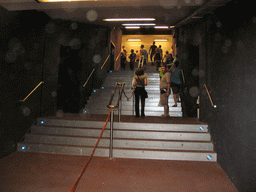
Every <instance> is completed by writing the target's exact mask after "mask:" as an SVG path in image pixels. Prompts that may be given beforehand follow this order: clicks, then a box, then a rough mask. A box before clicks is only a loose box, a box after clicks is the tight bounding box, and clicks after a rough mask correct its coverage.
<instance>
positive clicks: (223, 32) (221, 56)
mask: <svg viewBox="0 0 256 192" xmlns="http://www.w3.org/2000/svg"><path fill="white" fill-rule="evenodd" d="M246 3H247V4H246ZM253 6H254V5H253V4H252V1H233V2H231V3H229V4H227V5H226V6H225V7H223V8H221V9H218V10H216V12H215V14H214V15H209V16H207V17H206V18H205V19H204V20H203V22H201V23H200V24H197V25H193V26H186V27H183V28H182V29H180V30H181V31H183V36H182V35H181V37H180V42H179V49H180V50H181V51H180V52H181V53H184V54H181V62H182V66H183V67H184V68H185V69H188V67H187V66H186V65H187V62H188V58H187V55H186V54H185V53H188V52H189V51H188V52H185V51H184V50H187V49H189V47H191V46H190V45H191V44H192V45H193V46H199V55H200V58H199V71H198V73H197V75H198V77H199V88H200V91H199V95H200V104H199V106H200V120H201V121H204V122H207V123H208V124H209V128H210V133H211V136H212V139H213V143H214V147H215V151H216V152H217V154H218V163H219V164H220V165H221V167H222V168H223V169H224V171H225V172H226V173H227V175H228V176H229V178H230V179H231V180H232V182H233V183H234V184H235V186H236V187H237V188H238V190H239V191H242V192H254V191H256V164H255V162H256V148H255V146H256V129H255V127H256V124H255V113H256V107H255V101H256V99H255V98H256V76H255V74H256V35H255V32H256V17H255V15H254V14H255V11H254V10H253V9H252V8H253ZM238 13H240V14H238ZM193 46H192V47H193ZM190 73H192V71H190ZM204 84H206V85H207V88H208V90H209V92H210V95H211V98H212V101H213V104H214V105H216V106H217V108H214V107H213V106H212V105H211V102H210V99H209V97H208V94H207V91H206V89H205V86H204Z"/></svg>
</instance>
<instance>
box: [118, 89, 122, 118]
mask: <svg viewBox="0 0 256 192" xmlns="http://www.w3.org/2000/svg"><path fill="white" fill-rule="evenodd" d="M121 91H122V85H119V95H120V94H121ZM121 108H122V100H121V98H120V100H119V105H118V121H119V122H120V121H121Z"/></svg>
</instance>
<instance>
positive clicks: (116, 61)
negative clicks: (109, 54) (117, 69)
mask: <svg viewBox="0 0 256 192" xmlns="http://www.w3.org/2000/svg"><path fill="white" fill-rule="evenodd" d="M121 52H122V51H120V53H119V54H118V55H117V57H116V62H117V60H118V59H119V57H120V55H121Z"/></svg>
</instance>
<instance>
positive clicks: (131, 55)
mask: <svg viewBox="0 0 256 192" xmlns="http://www.w3.org/2000/svg"><path fill="white" fill-rule="evenodd" d="M135 58H136V54H135V53H134V50H133V49H132V50H131V54H130V56H129V59H130V69H131V70H132V71H133V69H134V64H135Z"/></svg>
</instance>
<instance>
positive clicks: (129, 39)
mask: <svg viewBox="0 0 256 192" xmlns="http://www.w3.org/2000/svg"><path fill="white" fill-rule="evenodd" d="M128 41H141V39H128Z"/></svg>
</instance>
